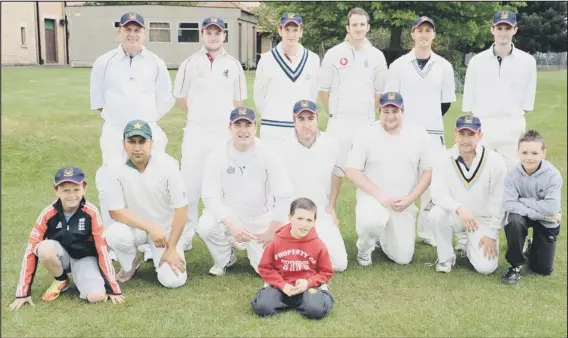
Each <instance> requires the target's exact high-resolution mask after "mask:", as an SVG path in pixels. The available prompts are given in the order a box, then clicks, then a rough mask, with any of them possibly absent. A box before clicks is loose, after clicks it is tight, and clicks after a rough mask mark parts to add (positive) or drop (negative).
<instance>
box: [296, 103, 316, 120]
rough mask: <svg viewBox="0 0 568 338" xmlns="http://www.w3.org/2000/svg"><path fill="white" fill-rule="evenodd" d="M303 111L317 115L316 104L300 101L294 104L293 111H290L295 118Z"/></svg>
mask: <svg viewBox="0 0 568 338" xmlns="http://www.w3.org/2000/svg"><path fill="white" fill-rule="evenodd" d="M304 111H309V112H310V113H314V114H317V113H318V108H317V106H316V103H315V102H313V101H309V100H302V101H298V102H296V104H295V105H294V109H293V110H292V112H293V113H294V116H297V115H299V114H300V113H301V112H304Z"/></svg>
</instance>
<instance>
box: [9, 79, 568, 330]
mask: <svg viewBox="0 0 568 338" xmlns="http://www.w3.org/2000/svg"><path fill="white" fill-rule="evenodd" d="M89 75H90V69H61V68H5V69H2V282H3V283H2V335H3V336H6V337H8V336H20V337H24V336H35V337H38V336H44V337H45V336H181V335H185V336H187V335H191V336H257V337H261V336H262V337H263V336H339V337H345V336H508V337H510V336H546V337H551V336H555V337H557V336H563V337H565V336H566V335H567V330H566V316H567V306H566V296H567V295H566V231H565V229H562V231H561V234H560V237H559V239H558V248H557V255H556V262H555V272H554V274H553V275H552V276H550V277H546V278H545V277H540V276H536V275H534V274H530V273H526V274H525V275H524V276H523V279H522V280H521V281H520V283H519V284H518V285H516V286H513V287H511V286H504V285H501V283H500V278H501V276H502V274H503V273H504V272H505V271H506V269H507V264H506V262H505V259H504V256H505V236H504V233H503V232H501V236H500V239H501V242H500V251H501V253H500V258H499V264H500V265H499V269H498V270H497V271H496V273H495V274H493V275H491V276H481V275H478V274H476V273H474V272H473V270H472V268H471V266H470V265H469V263H467V259H465V258H462V259H460V260H458V265H457V268H456V269H455V270H454V271H453V272H452V273H451V274H448V275H442V274H438V273H436V272H435V271H434V269H433V268H431V267H426V266H425V265H424V263H427V262H433V261H435V260H436V251H435V249H433V248H431V247H429V246H426V245H424V244H422V243H417V244H416V253H415V256H414V260H413V262H412V263H411V264H409V265H407V266H397V265H395V264H394V263H392V262H390V261H388V260H387V259H386V257H385V256H384V255H383V254H382V253H380V254H379V253H378V252H375V254H374V255H375V256H374V265H373V266H372V267H370V268H362V267H359V266H358V265H357V264H356V262H355V257H356V248H355V240H356V233H355V212H354V210H355V194H354V192H355V189H354V188H353V186H352V185H351V184H349V183H348V182H347V184H344V186H343V189H342V191H341V194H340V199H339V205H338V217H340V221H341V223H342V231H343V236H344V238H345V242H346V246H347V248H348V254H349V267H348V269H347V271H346V272H344V273H341V274H337V275H335V276H334V277H333V279H332V281H331V292H332V293H333V295H334V296H335V297H336V303H335V307H334V309H333V311H332V312H331V315H330V316H329V317H328V318H326V319H325V320H323V321H308V320H304V319H302V318H301V317H300V316H299V315H298V314H296V313H293V312H290V313H286V314H284V315H282V316H278V317H275V318H269V319H259V318H257V317H255V316H254V315H253V313H252V311H251V307H250V304H249V301H250V300H251V298H252V296H253V295H254V294H255V292H256V291H257V290H258V289H259V288H260V287H261V286H262V281H261V279H260V278H259V277H257V276H256V275H255V273H254V270H253V269H252V268H251V267H250V266H249V264H248V260H247V259H246V258H245V256H244V255H243V253H239V261H238V262H237V264H236V265H235V266H234V267H233V268H231V269H230V270H229V273H228V274H227V275H226V276H224V277H221V278H213V277H210V276H208V275H207V271H208V270H209V268H210V267H211V265H212V259H211V257H210V255H209V253H208V251H207V250H206V248H205V246H204V245H203V243H202V242H201V240H200V239H199V238H198V237H197V236H196V238H195V240H194V246H193V250H192V251H190V252H189V253H186V259H187V260H188V263H189V265H188V269H189V280H188V283H187V284H186V285H185V286H184V287H182V288H180V289H175V290H168V289H165V288H163V287H160V286H159V284H158V281H157V279H156V277H155V272H154V271H153V267H152V265H151V264H150V263H145V264H143V266H142V268H141V270H140V271H139V273H138V274H137V275H136V276H135V277H134V279H133V280H132V281H131V282H129V283H128V284H126V285H125V286H123V291H124V294H125V295H126V297H127V302H126V303H125V304H123V305H113V304H112V303H110V302H109V303H105V304H98V305H90V304H87V303H86V302H84V301H81V300H79V299H78V292H77V291H76V289H72V290H71V291H70V292H66V293H64V294H63V295H62V296H61V297H60V299H58V300H57V301H55V302H53V303H49V304H48V303H43V302H42V301H41V295H42V294H43V292H44V291H45V289H46V288H47V287H48V286H49V284H50V283H51V281H52V277H51V276H49V275H48V273H47V272H46V271H45V270H44V269H42V268H40V267H38V270H37V273H36V276H35V281H34V284H33V290H32V292H33V293H32V294H33V300H34V301H35V304H36V306H35V307H34V308H30V307H29V306H26V307H25V308H23V309H20V311H18V312H17V313H13V312H10V311H9V309H8V305H9V304H10V303H11V302H12V301H13V299H14V295H15V288H16V284H17V279H18V275H19V272H20V265H21V261H22V255H23V253H24V249H25V246H26V240H27V237H28V235H29V232H30V230H31V227H32V225H33V223H34V221H35V219H36V218H37V216H38V214H39V212H40V211H41V210H42V208H44V207H45V206H46V205H47V204H48V203H50V202H51V201H52V199H53V198H54V194H53V190H52V182H53V175H54V174H55V171H56V170H57V169H58V168H59V167H61V166H63V165H76V166H80V167H81V168H83V169H84V170H85V173H86V175H87V177H88V179H89V189H88V192H87V197H88V198H89V199H90V200H91V201H93V202H94V203H97V202H98V194H97V191H96V187H95V182H94V177H95V171H96V170H97V168H98V167H99V165H100V163H101V153H100V147H99V136H100V132H101V126H102V119H101V118H100V117H99V114H98V113H95V112H91V111H90V110H89ZM174 76H175V71H172V78H173V77H174ZM248 76H249V82H248V83H249V93H250V94H249V95H250V98H249V100H248V101H247V103H248V105H249V106H251V107H253V106H254V105H253V103H252V89H253V85H252V84H253V81H252V80H253V76H254V73H249V74H248ZM460 100H461V97H458V102H456V103H454V104H453V105H452V107H451V109H450V112H449V113H448V114H447V115H446V117H445V121H446V136H447V140H451V139H452V137H451V130H452V127H453V124H454V121H455V119H456V117H457V116H458V114H459V108H460V107H461V102H460ZM566 116H567V115H566V71H555V72H539V75H538V93H537V100H536V108H535V111H534V112H532V113H529V114H528V115H527V119H528V127H529V128H535V129H537V130H539V131H541V132H542V133H543V134H544V136H545V137H546V138H547V139H548V146H549V152H548V154H549V159H550V160H551V161H552V162H553V163H554V164H555V165H556V166H558V167H559V169H560V170H561V171H562V175H563V177H564V182H567V180H566V169H567V165H566V156H565V155H566ZM321 122H322V127H324V126H325V124H326V121H325V120H322V121H321ZM161 125H162V128H163V129H164V131H165V132H166V133H167V135H168V138H169V144H168V152H169V153H170V154H171V155H172V156H174V157H175V158H177V159H179V158H180V153H181V137H182V128H183V127H184V126H185V117H184V115H183V113H182V112H181V111H180V110H178V109H177V108H176V109H173V110H172V111H171V112H170V113H169V114H168V115H167V116H166V117H165V118H164V119H163V120H162V122H161ZM565 184H566V183H565ZM562 198H563V208H562V209H563V214H564V215H566V214H567V212H566V189H564V193H563V195H562ZM563 224H566V218H564V220H563Z"/></svg>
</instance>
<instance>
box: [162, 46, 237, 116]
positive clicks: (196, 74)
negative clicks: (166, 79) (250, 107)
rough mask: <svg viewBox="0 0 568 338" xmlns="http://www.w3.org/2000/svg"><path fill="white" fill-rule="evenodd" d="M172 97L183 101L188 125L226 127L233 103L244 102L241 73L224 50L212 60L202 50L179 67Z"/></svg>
mask: <svg viewBox="0 0 568 338" xmlns="http://www.w3.org/2000/svg"><path fill="white" fill-rule="evenodd" d="M173 95H174V97H176V98H180V99H186V100H187V107H188V114H187V121H188V122H195V123H199V124H213V125H218V124H222V125H226V124H227V120H228V118H229V115H230V114H231V111H232V110H233V109H234V106H233V101H244V100H246V99H247V83H246V77H245V72H244V71H243V67H242V66H241V63H240V62H239V61H238V60H237V59H235V58H234V57H232V56H231V55H229V54H227V52H226V51H225V49H223V48H222V49H221V53H220V54H219V55H217V56H216V57H214V58H213V57H212V56H210V55H209V54H208V53H207V50H206V49H205V47H202V48H201V50H200V51H199V52H197V53H195V54H193V55H192V56H190V57H189V58H187V59H186V60H185V61H183V62H182V63H181V65H180V66H179V69H178V72H177V75H176V79H175V83H174V92H173Z"/></svg>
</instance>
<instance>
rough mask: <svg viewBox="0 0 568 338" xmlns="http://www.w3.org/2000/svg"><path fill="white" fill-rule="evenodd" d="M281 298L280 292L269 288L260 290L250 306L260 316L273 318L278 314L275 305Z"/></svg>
mask: <svg viewBox="0 0 568 338" xmlns="http://www.w3.org/2000/svg"><path fill="white" fill-rule="evenodd" d="M279 298H280V291H279V290H277V289H274V288H272V287H270V286H268V287H265V288H263V289H261V290H259V291H258V292H257V293H256V295H255V296H254V298H253V299H252V301H251V302H250V304H251V306H252V310H253V311H254V313H256V314H257V315H258V316H260V317H266V316H272V315H275V314H277V313H278V311H277V310H276V307H275V305H274V304H275V302H276V301H277V300H278V299H279Z"/></svg>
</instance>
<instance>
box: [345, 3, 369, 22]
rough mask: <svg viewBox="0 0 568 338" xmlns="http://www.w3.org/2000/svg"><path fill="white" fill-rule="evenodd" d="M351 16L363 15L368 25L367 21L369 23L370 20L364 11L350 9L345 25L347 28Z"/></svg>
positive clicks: (361, 9)
mask: <svg viewBox="0 0 568 338" xmlns="http://www.w3.org/2000/svg"><path fill="white" fill-rule="evenodd" d="M352 15H364V16H365V17H367V23H369V21H371V18H370V17H369V13H367V11H365V10H364V9H363V8H359V7H355V8H353V9H351V10H350V11H349V13H347V25H348V26H349V19H351V16H352Z"/></svg>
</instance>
